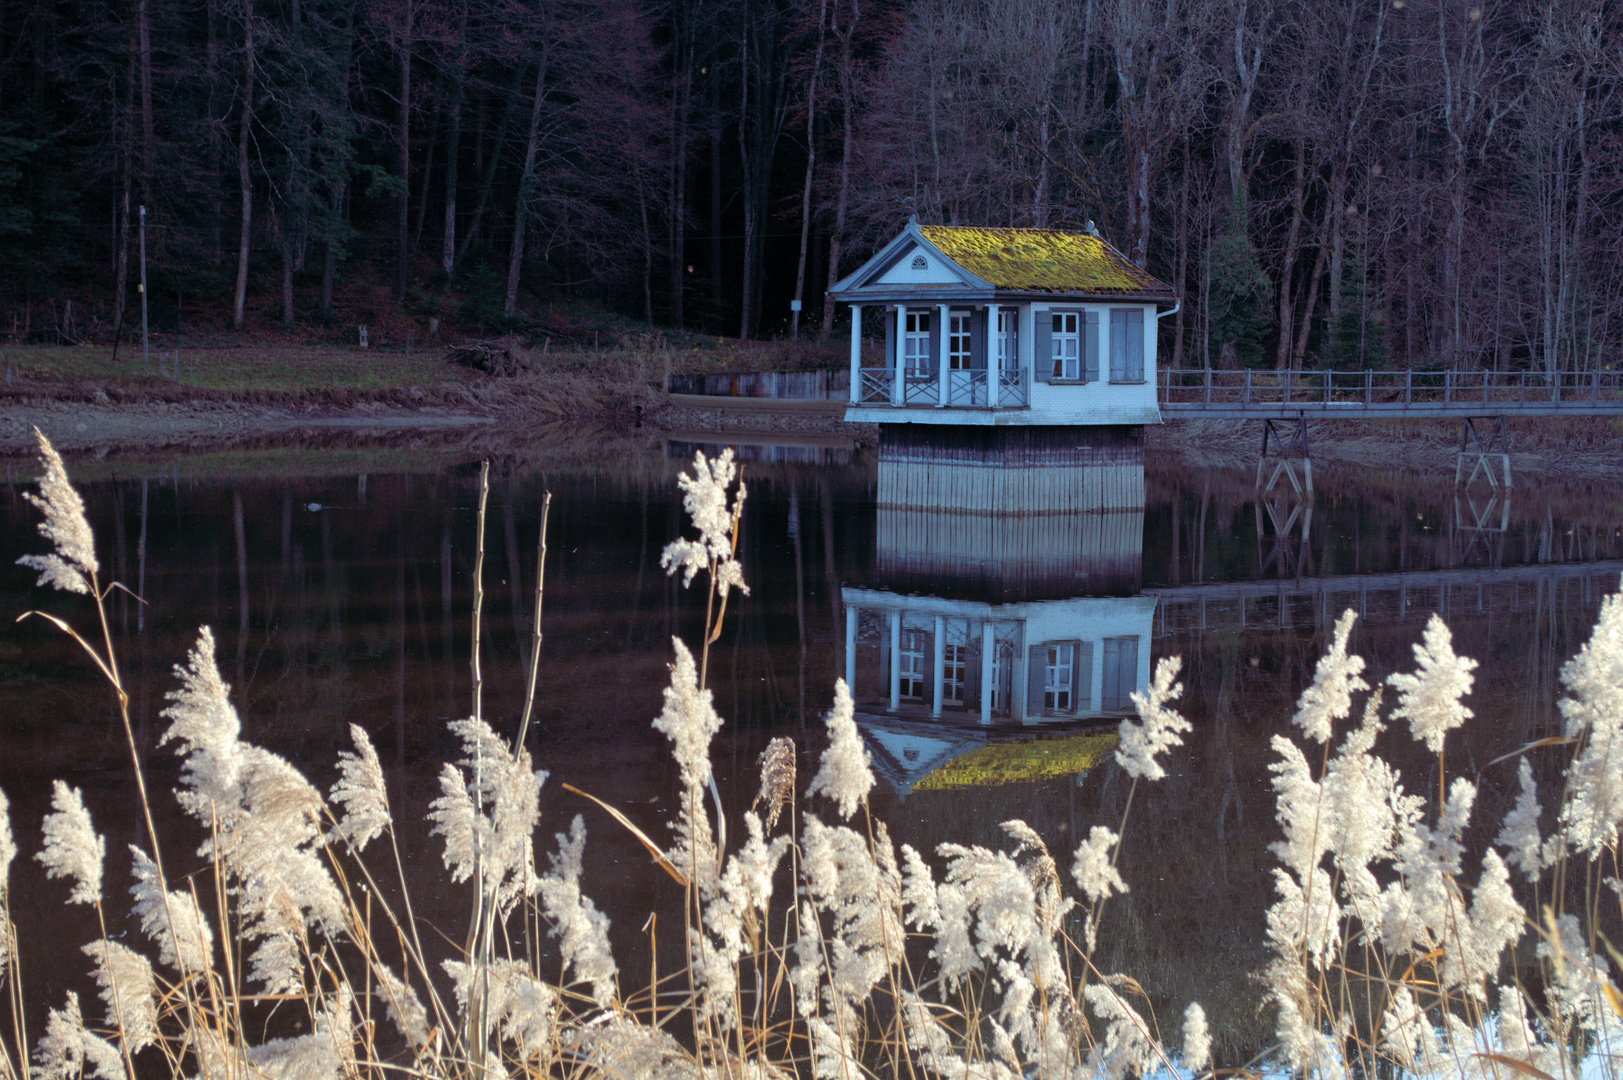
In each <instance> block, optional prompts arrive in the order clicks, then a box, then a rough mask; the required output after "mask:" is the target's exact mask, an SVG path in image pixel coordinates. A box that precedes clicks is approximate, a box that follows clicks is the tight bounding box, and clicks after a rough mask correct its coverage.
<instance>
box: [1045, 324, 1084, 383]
mask: <svg viewBox="0 0 1623 1080" xmlns="http://www.w3.org/2000/svg"><path fill="white" fill-rule="evenodd" d="M1053 318H1054V333H1053V337H1052V341H1053V364H1054V372H1053V377H1054V378H1056V379H1080V378H1081V377H1082V327H1081V321H1082V319H1081V315H1080V314H1079V313H1078V312H1075V311H1056V312H1054V316H1053Z"/></svg>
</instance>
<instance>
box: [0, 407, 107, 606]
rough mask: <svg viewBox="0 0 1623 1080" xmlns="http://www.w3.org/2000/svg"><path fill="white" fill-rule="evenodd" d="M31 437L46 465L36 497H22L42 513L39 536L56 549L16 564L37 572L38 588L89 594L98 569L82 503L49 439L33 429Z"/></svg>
mask: <svg viewBox="0 0 1623 1080" xmlns="http://www.w3.org/2000/svg"><path fill="white" fill-rule="evenodd" d="M34 438H35V439H37V440H38V441H39V459H40V464H42V465H44V466H45V475H44V476H42V477H40V481H39V494H38V495H35V494H34V493H32V492H24V493H23V498H25V499H27V500H28V501H29V502H31V503H33V504H34V505H35V506H37V507H39V508H40V509H41V510H42V511H44V513H45V520H44V521H42V522H40V523H39V534H40V535H41V536H43V537H45V539H47V540H49V541H50V542H51V543H52V544H53V545H54V546H55V548H56V550H55V551H54V552H52V553H51V554H49V555H24V556H23V557H22V558H20V559H18V560H17V563H18V565H19V566H26V567H28V568H29V569H31V570H38V571H39V582H38V584H40V585H49V586H51V587H52V588H56V589H61V590H63V591H64V592H76V593H88V592H90V591H91V585H90V579H91V578H92V577H93V576H94V575H95V573H96V571H97V570H98V569H99V567H98V566H97V565H96V538H95V536H94V535H93V534H92V533H91V531H90V523H89V522H88V521H86V520H85V504H84V502H83V501H81V500H80V498H79V493H78V492H77V491H74V490H73V485H72V484H70V483H69V482H68V470H67V468H66V467H64V466H63V464H62V455H60V454H58V453H57V452H56V448H55V447H53V446H52V445H51V440H49V439H47V438H46V437H45V433H44V432H42V431H40V429H39V428H35V429H34Z"/></svg>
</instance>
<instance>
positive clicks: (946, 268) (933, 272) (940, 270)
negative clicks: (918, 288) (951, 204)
mask: <svg viewBox="0 0 1623 1080" xmlns="http://www.w3.org/2000/svg"><path fill="white" fill-rule="evenodd" d="M964 277H965V275H964V273H963V271H962V270H960V269H959V268H958V266H957V265H956V264H955V263H952V262H951V261H950V260H948V259H947V258H946V257H945V256H943V255H941V254H939V253H938V252H935V251H926V250H925V249H924V247H923V245H921V244H908V245H904V246H903V247H902V249H901V251H900V252H898V253H897V255H896V257H895V258H893V259H891V261H890V265H889V266H888V267H885V268H884V269H883V270H882V271H880V272H879V273H878V274H875V275H874V276H873V277H872V278H871V279H870V280H869V281H867V282H863V283H862V284H873V285H943V286H946V287H948V288H960V289H961V288H966V287H967V286H968V284H969V283H968V282H967V281H965V280H964Z"/></svg>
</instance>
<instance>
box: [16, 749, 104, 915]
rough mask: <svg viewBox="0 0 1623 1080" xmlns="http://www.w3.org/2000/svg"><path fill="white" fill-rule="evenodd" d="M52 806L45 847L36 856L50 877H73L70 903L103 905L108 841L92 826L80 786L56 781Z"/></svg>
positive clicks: (46, 828) (46, 820)
mask: <svg viewBox="0 0 1623 1080" xmlns="http://www.w3.org/2000/svg"><path fill="white" fill-rule="evenodd" d="M51 805H52V806H53V807H55V810H53V811H52V812H51V813H49V814H46V815H45V825H44V832H45V850H43V851H41V852H40V853H39V854H38V855H36V856H34V858H36V859H38V860H39V861H40V862H41V863H43V864H44V866H45V876H46V877H53V878H57V877H66V878H72V879H73V892H71V893H70V894H68V902H69V903H72V904H99V903H100V902H101V864H102V859H103V858H104V857H105V856H106V854H107V841H106V840H105V839H103V838H102V837H100V836H97V835H96V830H95V829H94V828H92V827H91V824H90V811H88V810H86V809H85V804H84V798H83V796H81V795H80V793H79V789H78V788H70V787H68V785H66V784H64V783H63V782H62V781H60V780H55V781H52V783H51Z"/></svg>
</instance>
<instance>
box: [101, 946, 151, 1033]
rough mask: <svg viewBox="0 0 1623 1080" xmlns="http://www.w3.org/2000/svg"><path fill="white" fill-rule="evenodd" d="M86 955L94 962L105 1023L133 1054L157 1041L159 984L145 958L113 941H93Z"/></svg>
mask: <svg viewBox="0 0 1623 1080" xmlns="http://www.w3.org/2000/svg"><path fill="white" fill-rule="evenodd" d="M84 951H85V955H86V956H88V957H90V958H91V959H92V960H94V961H96V970H95V976H96V984H97V985H98V986H100V987H101V1000H102V1002H103V1003H104V1004H105V1005H106V1006H107V1023H108V1025H109V1026H111V1027H113V1028H115V1029H117V1030H118V1031H119V1033H120V1034H121V1035H122V1037H123V1038H124V1040H125V1041H126V1042H127V1043H129V1047H130V1051H131V1052H132V1053H134V1052H136V1051H139V1050H141V1049H142V1048H144V1047H146V1046H149V1045H151V1044H152V1043H153V1042H154V1041H155V1040H156V1039H157V1038H158V983H157V980H156V979H154V978H153V977H152V964H151V962H150V961H148V960H147V958H146V957H144V956H142V955H141V954H140V953H138V952H136V951H135V950H133V949H131V948H129V947H128V946H125V945H120V944H119V943H118V942H116V941H107V940H102V941H93V942H91V943H90V944H89V945H86V946H85V948H84Z"/></svg>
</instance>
